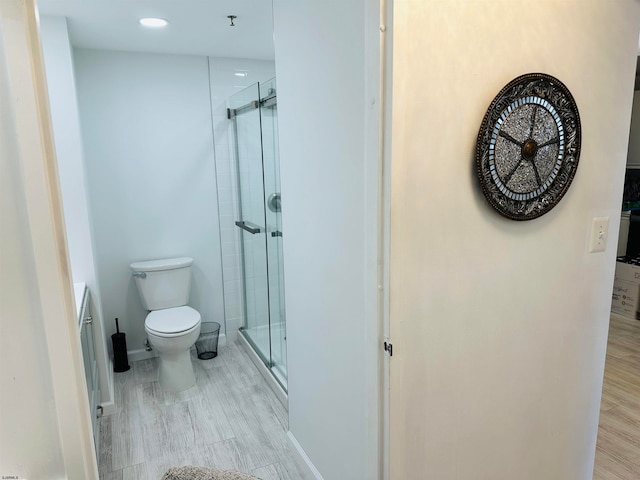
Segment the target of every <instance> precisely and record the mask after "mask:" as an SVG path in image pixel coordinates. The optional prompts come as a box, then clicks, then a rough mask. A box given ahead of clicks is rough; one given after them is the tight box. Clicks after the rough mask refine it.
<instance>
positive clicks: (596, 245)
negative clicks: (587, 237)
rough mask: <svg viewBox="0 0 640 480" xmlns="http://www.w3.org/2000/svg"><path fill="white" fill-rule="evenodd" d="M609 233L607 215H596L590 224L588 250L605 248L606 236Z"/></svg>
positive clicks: (595, 250) (603, 249) (593, 251)
mask: <svg viewBox="0 0 640 480" xmlns="http://www.w3.org/2000/svg"><path fill="white" fill-rule="evenodd" d="M608 233H609V217H597V218H594V219H593V223H592V224H591V242H590V243H589V252H591V253H595V252H604V251H605V249H606V248H607V236H608Z"/></svg>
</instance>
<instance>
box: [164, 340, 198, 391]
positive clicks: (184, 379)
mask: <svg viewBox="0 0 640 480" xmlns="http://www.w3.org/2000/svg"><path fill="white" fill-rule="evenodd" d="M159 358H160V366H159V368H158V382H159V383H160V386H161V387H162V388H163V389H165V390H167V391H169V392H182V391H184V390H187V389H189V388H191V387H193V386H194V385H195V383H196V375H195V373H194V371H193V363H191V350H190V349H187V350H185V351H182V352H177V353H160V357H159Z"/></svg>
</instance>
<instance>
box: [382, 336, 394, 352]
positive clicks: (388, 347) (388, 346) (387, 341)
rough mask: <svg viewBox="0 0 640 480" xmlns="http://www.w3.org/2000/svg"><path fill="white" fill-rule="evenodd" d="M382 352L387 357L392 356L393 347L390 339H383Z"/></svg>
mask: <svg viewBox="0 0 640 480" xmlns="http://www.w3.org/2000/svg"><path fill="white" fill-rule="evenodd" d="M384 351H385V352H386V353H387V355H388V356H390V357H392V356H393V345H392V344H391V339H390V338H388V337H386V338H385V339H384Z"/></svg>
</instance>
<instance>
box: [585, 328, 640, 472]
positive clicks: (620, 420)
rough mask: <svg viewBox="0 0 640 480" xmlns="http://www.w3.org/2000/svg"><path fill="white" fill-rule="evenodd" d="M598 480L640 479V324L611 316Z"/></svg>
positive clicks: (602, 409) (601, 408)
mask: <svg viewBox="0 0 640 480" xmlns="http://www.w3.org/2000/svg"><path fill="white" fill-rule="evenodd" d="M593 478H594V480H620V479H623V480H638V479H640V321H638V320H633V319H627V318H625V317H620V316H617V315H612V316H611V324H610V327H609V342H608V345H607V360H606V363H605V371H604V386H603V389H602V404H601V405H600V424H599V428H598V443H597V446H596V462H595V469H594V474H593Z"/></svg>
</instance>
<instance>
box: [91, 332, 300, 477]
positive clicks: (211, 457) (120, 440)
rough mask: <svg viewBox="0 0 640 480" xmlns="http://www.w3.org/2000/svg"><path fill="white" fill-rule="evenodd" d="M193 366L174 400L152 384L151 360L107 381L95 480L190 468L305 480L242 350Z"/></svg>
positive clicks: (229, 349) (278, 409)
mask: <svg viewBox="0 0 640 480" xmlns="http://www.w3.org/2000/svg"><path fill="white" fill-rule="evenodd" d="M193 358H194V360H193V364H194V367H195V371H196V378H197V382H196V385H195V386H194V387H193V388H191V389H189V390H187V391H185V392H181V393H178V394H176V393H169V392H165V391H163V390H162V388H161V387H160V385H159V384H158V382H157V381H156V380H157V378H156V375H157V373H156V372H157V370H156V369H157V359H156V358H154V359H151V360H141V361H138V362H132V363H131V370H129V371H128V372H124V373H115V374H114V375H115V399H116V412H115V413H114V414H113V415H109V416H106V417H103V418H102V419H101V425H100V446H101V451H100V455H99V471H100V478H101V479H103V480H160V479H161V478H162V475H163V474H164V472H165V471H166V470H167V469H168V468H169V467H175V466H183V465H196V466H204V467H216V468H222V469H230V470H239V471H241V472H246V473H251V474H253V475H255V476H257V477H259V478H261V479H263V480H312V478H313V477H311V476H310V475H309V474H308V473H307V471H306V468H305V467H304V466H303V465H302V464H301V461H300V460H299V457H298V456H297V454H296V453H295V452H294V450H293V448H292V447H291V446H290V444H289V442H288V439H287V437H286V432H287V412H286V410H285V409H284V408H283V407H282V405H281V404H280V403H279V401H278V399H277V398H276V397H275V395H274V394H273V392H272V391H271V390H270V389H269V387H268V385H267V384H266V383H265V381H264V379H263V378H262V377H261V376H260V374H259V373H258V371H257V370H256V368H255V366H254V365H253V364H252V363H251V360H250V359H249V357H248V356H247V354H246V353H245V352H244V351H243V350H242V348H241V347H240V346H238V345H237V344H229V345H226V346H223V347H220V348H219V353H218V357H216V358H215V359H213V360H206V361H203V360H198V359H197V358H196V357H193Z"/></svg>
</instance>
